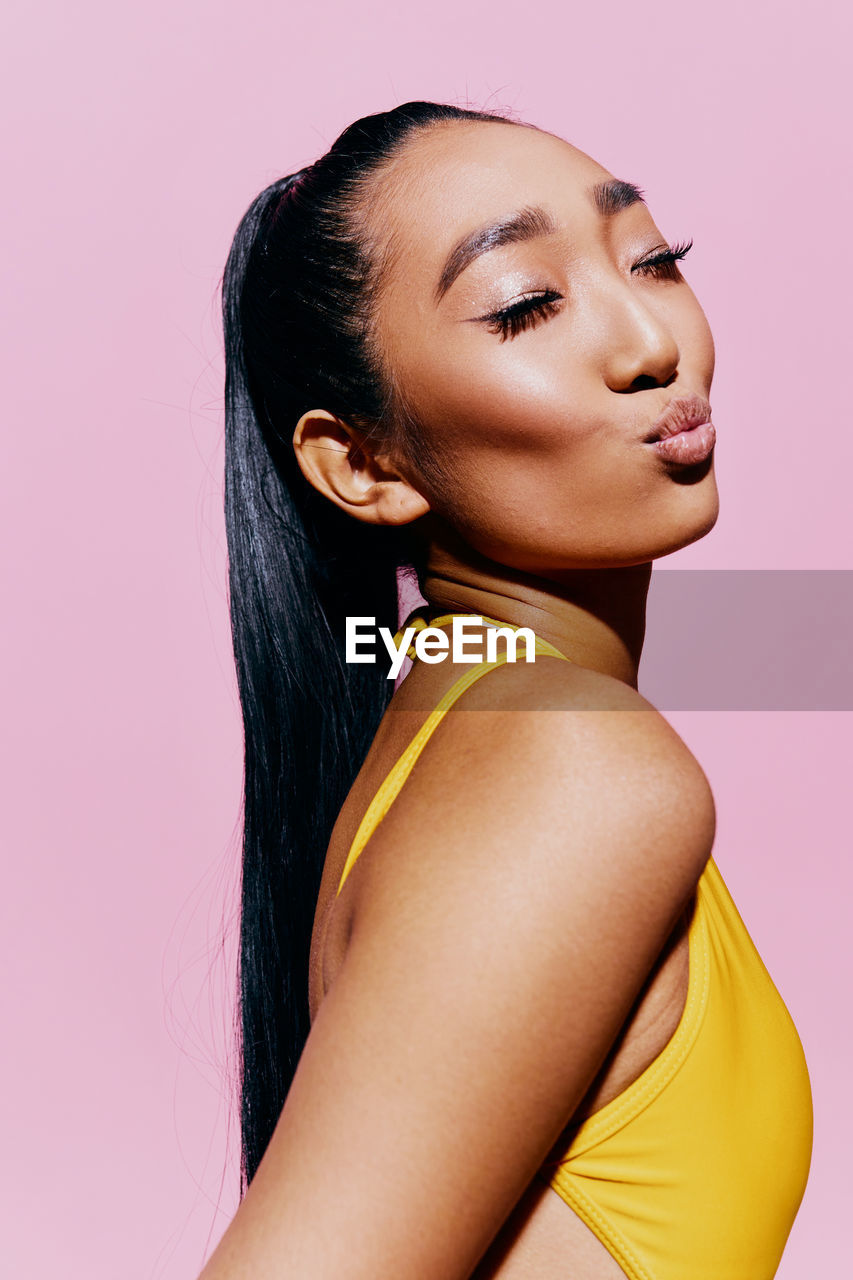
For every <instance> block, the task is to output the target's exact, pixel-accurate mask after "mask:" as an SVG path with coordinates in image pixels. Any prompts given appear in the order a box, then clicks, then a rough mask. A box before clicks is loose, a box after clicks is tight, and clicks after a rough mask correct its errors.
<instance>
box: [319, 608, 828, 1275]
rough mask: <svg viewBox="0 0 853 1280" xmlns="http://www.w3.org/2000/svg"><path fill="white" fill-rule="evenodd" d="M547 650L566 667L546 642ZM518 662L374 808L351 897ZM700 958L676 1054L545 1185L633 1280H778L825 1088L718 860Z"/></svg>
mask: <svg viewBox="0 0 853 1280" xmlns="http://www.w3.org/2000/svg"><path fill="white" fill-rule="evenodd" d="M453 616H454V615H453V614H445V615H443V616H442V617H441V618H436V619H433V621H432V623H430V624H429V625H438V624H440V623H442V622H446V621H448V620H449V619H450V618H452V617H453ZM467 616H477V617H479V616H482V615H467ZM483 621H484V622H485V623H487V624H493V625H495V626H508V625H509V624H507V623H500V622H496V621H495V619H493V618H483ZM407 622H408V625H412V623H413V619H412V618H411V617H410V618H409V619H407ZM414 625H416V626H418V625H419V626H420V627H424V626H426V625H427V624H426V623H425V622H424V621H423V619H420V618H418V619H415V620H414ZM513 629H517V628H513ZM403 630H404V628H401V629H400V631H398V633H397V637H396V640H397V643H398V644H399V642H400V638H401V636H402V634H403ZM536 652H537V653H548V654H550V655H551V656H557V657H562V658H565V655H564V654H561V653H560V652H559V650H557V649H555V648H554V647H553V646H552V645H550V644H548V642H547V641H545V640H542V639H541V637H538V636H537V637H536ZM409 653H410V655H412V654H413V649H412V647H410V649H409ZM506 660H507V654H506V652H505V653H503V654H502V655H500V656H499V657H497V659H496V661H494V662H483V663H479V664H477V665H476V666H472V667H471V669H470V670H469V671H466V672H465V674H464V675H463V676H461V677H460V679H459V680H457V681H456V683H455V684H454V685H452V686H451V688H450V689H449V690H448V691H447V693H445V695H444V697H443V698H442V699H441V701H440V702H439V703H438V705H437V706H436V708H435V710H434V711H432V712H431V714H430V716H429V717H428V719H427V720H426V722H425V723H424V725H423V726H422V728H421V729H420V731H419V732H418V734H417V735H416V736H415V738H414V739H413V741H412V742H411V743H410V744H409V746H408V747H407V748H406V750H405V751H404V752H403V755H402V756H401V757H400V759H399V760H398V761H397V762H396V764H395V765H394V767H393V769H392V770H391V772H390V774H389V775H388V776H387V778H386V779H385V781H384V783H383V784H382V786H381V787H380V789H379V791H378V792H377V794H376V795H375V796H374V798H373V801H372V802H371V804H370V805H369V807H368V809H367V812H366V813H365V815H364V818H363V819H362V822H361V824H360V826H359V828H358V831H357V832H356V835H355V839H354V841H353V844H352V847H351V848H350V850H349V854H348V857H347V860H346V863H345V864H344V869H343V873H342V875H341V880H340V884H339V885H338V892H340V889H341V886H342V885H343V883H344V881H345V879H346V877H347V875H348V874H349V871H350V870H351V868H352V866H353V864H354V863H355V860H356V858H357V857H358V855H359V853H360V852H361V850H362V849H363V848H364V846H365V844H366V843H367V841H368V839H369V837H370V835H371V834H372V832H373V831H374V830H375V829H376V827H377V826H378V824H379V823H380V822H381V820H382V818H383V817H384V816H385V814H386V813H387V812H388V809H389V808H390V806H391V804H392V802H393V801H394V798H395V797H396V796H397V794H398V792H399V790H400V788H401V787H402V785H403V783H404V782H405V780H406V778H407V777H408V775H409V773H410V771H411V769H412V767H413V765H414V763H415V761H416V760H417V758H418V755H419V754H420V752H421V751H422V750H423V747H424V745H425V743H426V741H427V739H428V738H429V736H430V734H431V733H432V732H433V730H434V729H435V727H436V725H437V724H438V722H439V721H440V720H441V718H442V716H443V715H444V713H445V712H446V711H447V710H448V708H449V707H450V706H451V705H452V704H453V702H454V701H455V700H456V699H457V698H458V697H459V696H460V694H461V693H462V692H463V691H464V690H465V689H467V688H468V687H469V685H471V684H472V683H473V682H474V680H477V679H479V678H480V677H481V676H483V675H485V673H486V672H487V671H490V670H491V669H492V668H493V667H495V666H498V665H500V664H501V663H502V662H505V661H506ZM566 661H569V659H566ZM689 957H690V962H689V967H690V976H689V981H688V991H687V999H686V1002H685V1007H684V1011H683V1014H682V1016H681V1020H680V1022H679V1024H678V1026H677V1028H676V1030H675V1032H674V1033H673V1035H672V1037H671V1038H670V1040H669V1041H668V1043H667V1044H666V1045H665V1047H664V1049H663V1050H662V1052H661V1053H660V1054H659V1055H658V1057H657V1058H655V1060H654V1061H653V1062H652V1063H651V1064H650V1065H649V1066H648V1067H647V1068H646V1070H645V1071H643V1072H642V1074H641V1075H640V1076H639V1077H638V1078H637V1079H636V1080H635V1081H634V1082H633V1083H632V1084H630V1085H629V1086H628V1087H627V1089H625V1090H623V1092H622V1093H620V1094H619V1095H618V1096H617V1097H616V1098H614V1099H612V1101H610V1102H609V1103H607V1104H606V1105H605V1106H604V1107H602V1108H600V1109H599V1110H598V1111H596V1112H595V1113H594V1114H593V1115H591V1116H590V1117H588V1118H587V1119H586V1120H585V1121H582V1122H580V1124H578V1125H576V1126H574V1127H573V1128H570V1129H568V1130H566V1131H565V1132H564V1134H562V1135H561V1137H560V1141H559V1143H558V1145H557V1147H555V1148H554V1149H553V1150H552V1151H551V1152H549V1154H548V1157H547V1158H546V1159H545V1160H544V1161H543V1163H542V1165H541V1167H540V1169H539V1170H538V1172H537V1175H536V1176H537V1177H538V1178H540V1179H541V1180H543V1181H544V1182H546V1183H548V1184H549V1185H550V1186H551V1187H553V1188H554V1190H555V1191H557V1193H558V1194H559V1195H560V1196H561V1197H562V1198H563V1200H565V1201H566V1203H567V1204H568V1205H569V1206H570V1207H571V1208H572V1209H573V1210H574V1212H575V1213H576V1214H578V1216H579V1217H580V1218H581V1219H582V1220H583V1221H584V1222H585V1223H586V1225H587V1226H588V1227H589V1228H590V1229H591V1230H592V1231H593V1233H594V1234H595V1235H596V1236H597V1237H598V1239H599V1240H600V1241H601V1242H602V1244H603V1245H604V1246H605V1248H606V1249H607V1250H608V1252H609V1253H610V1254H611V1255H612V1256H613V1257H614V1258H615V1259H616V1261H617V1262H618V1263H619V1265H620V1266H621V1268H622V1270H623V1272H624V1273H625V1275H626V1276H627V1277H629V1280H771V1277H772V1276H774V1275H775V1273H776V1269H777V1267H778V1265H779V1260H780V1258H781V1256H782V1250H783V1249H784V1246H785V1241H786V1240H787V1238H788V1233H789V1232H790V1229H791V1226H792V1224H793V1221H794V1217H795V1215H796V1213H797V1209H798V1208H799V1205H800V1201H801V1199H802V1196H803V1192H804V1191H805V1186H806V1180H807V1177H808V1171H809V1163H810V1160H811V1148H812V1101H811V1089H810V1086H809V1077H808V1071H807V1068H806V1062H805V1057H804V1055H803V1049H802V1045H801V1043H800V1039H799V1036H798V1035H797V1031H796V1028H795V1027H794V1024H793V1022H792V1020H791V1017H790V1014H789V1013H788V1010H787V1009H786V1008H785V1005H784V1004H783V1002H782V999H781V997H780V995H779V993H778V991H777V990H776V988H775V986H774V985H773V981H772V979H771V978H770V975H769V973H768V972H767V969H766V968H765V966H764V964H763V962H762V960H761V957H760V956H759V954H758V952H757V950H756V948H755V945H754V944H753V942H752V939H751V938H750V936H749V934H748V932H747V930H746V926H745V925H744V923H743V921H742V919H741V917H740V915H739V914H738V911H737V908H736V907H735V904H734V902H733V901H732V898H731V896H730V894H729V892H728V889H727V888H726V886H725V883H724V882H723V878H722V876H721V875H720V872H719V870H718V869H717V867H716V865H715V863H714V861H713V859H709V861H708V864H707V866H706V867H705V870H704V871H703V873H702V875H701V877H700V879H699V882H698V885H697V891H696V900H695V906H694V909H693V915H692V918H691V922H690V927H689Z"/></svg>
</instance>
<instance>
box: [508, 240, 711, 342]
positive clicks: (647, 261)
mask: <svg viewBox="0 0 853 1280" xmlns="http://www.w3.org/2000/svg"><path fill="white" fill-rule="evenodd" d="M692 248H693V241H692V240H688V241H687V242H686V243H684V244H674V245H670V246H669V247H668V248H667V249H665V250H663V251H658V252H654V253H651V254H650V255H649V256H648V257H646V258H641V259H640V261H639V262H635V263H634V265H633V267H632V268H631V271H632V272H634V271H639V272H641V273H642V275H653V276H655V277H656V278H657V279H659V280H681V279H682V275H681V272H680V271H679V269H678V263H679V261H680V260H681V259H682V258H684V257H685V256H686V254H688V253H689V252H690V250H691V249H692ZM561 300H562V295H561V294H559V293H557V292H556V291H555V290H554V289H545V290H544V291H543V292H542V293H539V294H531V295H530V296H529V297H527V298H522V299H521V300H520V301H519V302H514V303H513V304H512V305H511V306H509V307H504V308H503V309H502V310H500V311H493V312H492V313H491V314H490V315H487V316H484V317H483V319H484V321H485V322H486V327H487V328H488V330H489V332H490V333H497V334H500V340H501V342H505V341H506V339H507V338H514V337H516V336H517V335H518V334H519V333H522V332H523V331H524V330H525V329H532V328H535V326H536V325H537V324H540V323H541V321H543V320H547V319H549V318H550V317H551V316H552V315H555V314H556V313H557V311H559V306H558V305H557V304H558V303H559V302H560V301H561Z"/></svg>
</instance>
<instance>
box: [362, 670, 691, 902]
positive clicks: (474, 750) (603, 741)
mask: <svg viewBox="0 0 853 1280" xmlns="http://www.w3.org/2000/svg"><path fill="white" fill-rule="evenodd" d="M715 827H716V815H715V808H714V800H713V794H712V791H711V787H710V785H709V782H708V779H707V777H706V775H705V773H704V771H703V770H702V768H701V766H700V765H699V763H698V761H697V760H696V758H695V756H694V755H693V753H692V752H691V751H690V749H689V748H688V746H687V745H686V743H685V742H684V741H683V739H682V738H681V737H680V736H679V734H678V733H677V732H676V731H675V729H674V728H673V727H672V725H670V724H669V722H668V721H667V720H666V718H665V717H664V716H663V715H662V714H661V713H660V711H658V710H657V708H655V707H654V706H653V705H652V704H651V703H650V702H648V700H647V699H646V698H644V697H643V696H642V694H640V693H639V692H638V691H637V690H636V689H633V688H631V687H630V686H628V685H626V684H624V683H622V682H621V681H618V680H615V679H613V678H612V677H610V676H607V675H603V674H602V673H600V672H596V671H592V670H589V669H588V668H584V667H579V666H576V665H575V664H573V663H570V662H566V661H564V660H561V659H559V658H551V657H548V656H544V657H543V656H540V657H538V658H537V661H536V662H535V663H531V664H525V663H517V664H504V665H503V666H501V667H498V668H496V669H495V670H492V671H489V672H487V673H486V675H485V676H483V677H482V678H480V679H479V680H477V681H475V683H474V684H473V685H471V686H470V688H468V689H467V690H465V692H464V693H463V694H462V695H461V696H460V697H459V698H458V699H457V701H456V702H455V703H454V704H453V706H452V708H451V709H450V710H449V711H448V712H447V713H446V715H445V716H444V718H443V720H442V721H441V723H440V724H439V725H438V727H437V729H436V730H435V731H434V732H433V734H432V736H431V737H430V739H429V741H428V743H427V745H426V747H425V749H424V750H423V752H422V753H421V755H420V757H419V758H418V761H417V764H416V766H415V768H414V769H413V770H412V772H411V774H410V775H409V777H408V779H407V781H406V783H405V786H404V788H403V790H402V791H401V793H400V795H399V796H398V797H397V800H396V801H395V803H394V805H393V806H392V807H391V809H390V811H389V812H388V814H387V815H386V817H385V818H384V820H383V822H382V824H381V825H380V827H379V828H378V829H377V831H376V832H375V834H374V836H373V837H372V839H371V844H372V845H374V846H375V848H374V849H373V850H371V851H370V853H372V854H373V855H374V856H372V857H371V856H370V853H368V851H365V854H363V855H362V859H363V861H364V864H365V865H364V868H363V873H362V874H363V880H364V882H365V889H366V893H367V894H372V893H374V892H376V891H379V892H380V896H381V890H380V888H379V884H380V880H381V881H387V885H386V889H387V892H388V893H389V894H390V895H391V900H392V901H398V900H399V896H400V895H401V894H402V893H404V887H403V886H404V883H408V884H409V888H410V890H411V892H412V893H413V894H415V895H417V894H418V893H420V892H430V893H435V892H436V891H438V889H439V888H440V881H437V879H436V877H440V875H441V873H442V868H444V867H446V868H447V869H448V871H449V873H450V874H451V875H452V876H457V875H461V874H464V872H465V868H466V867H470V871H471V874H472V875H474V876H477V875H480V874H482V872H483V870H484V868H483V866H482V865H481V862H480V861H479V860H480V859H484V860H487V861H488V864H489V867H490V868H491V873H492V875H494V874H496V873H497V871H498V869H499V868H500V866H501V864H502V860H503V859H504V858H505V859H506V860H507V863H508V864H509V866H511V867H512V868H513V871H514V873H517V872H520V874H523V875H530V874H533V875H536V876H537V877H539V878H540V879H541V877H542V876H543V875H545V876H548V875H550V876H553V877H554V878H555V882H556V880H557V879H558V878H559V875H560V870H561V868H563V869H565V868H571V869H570V870H569V871H568V875H569V876H570V878H574V876H575V875H576V872H577V868H576V867H575V866H573V865H572V864H573V861H574V860H575V859H577V858H578V857H580V856H581V855H580V851H579V848H580V845H583V844H584V840H585V835H584V833H587V834H591V833H592V832H593V831H594V832H596V833H597V835H596V838H597V839H601V840H606V841H607V842H608V846H609V850H610V856H611V858H615V857H617V856H620V857H621V858H622V869H623V871H624V873H625V875H627V876H629V877H630V876H631V875H632V868H634V867H635V866H636V864H642V863H643V861H644V859H646V857H647V855H648V853H649V850H650V849H652V850H653V851H654V852H653V865H654V866H655V867H657V868H658V869H659V870H664V869H666V868H670V869H671V870H672V872H673V874H674V875H675V878H676V880H677V881H678V883H679V884H680V883H682V881H684V882H685V883H686V882H687V881H689V880H690V879H691V878H692V879H694V880H695V878H698V875H699V874H701V869H702V867H703V866H704V864H705V862H706V861H707V858H708V856H709V854H710V851H711V847H712V845H713V839H714V833H715ZM586 845H587V847H588V846H589V841H588V840H586ZM385 848H388V849H393V854H392V855H391V856H389V857H387V858H386V857H385V855H384V852H383V850H384V849H385ZM570 849H571V850H572V852H570ZM617 851H621V852H619V853H618V854H617ZM451 867H452V872H450V868H451ZM636 869H637V872H638V874H639V873H640V871H641V867H640V866H636ZM409 877H411V878H410V879H408V878H409ZM368 882H369V887H368ZM428 886H429V887H428ZM558 887H559V886H558V885H557V884H556V883H555V885H554V888H555V889H558Z"/></svg>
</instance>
